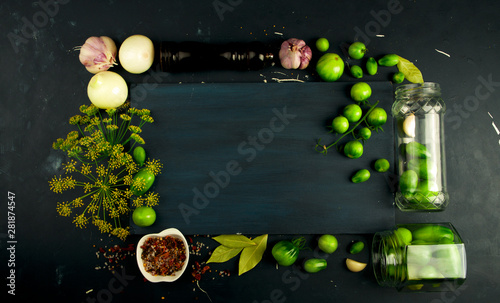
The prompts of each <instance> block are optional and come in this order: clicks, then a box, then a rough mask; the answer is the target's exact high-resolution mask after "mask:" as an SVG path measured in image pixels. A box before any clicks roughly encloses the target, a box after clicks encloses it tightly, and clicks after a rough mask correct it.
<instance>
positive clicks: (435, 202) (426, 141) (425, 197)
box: [392, 83, 449, 211]
mask: <svg viewBox="0 0 500 303" xmlns="http://www.w3.org/2000/svg"><path fill="white" fill-rule="evenodd" d="M445 111H446V105H445V103H444V101H443V99H441V89H440V87H439V84H437V83H420V84H408V85H401V86H399V87H398V88H397V89H396V92H395V101H394V104H393V106H392V116H393V119H394V126H395V147H396V152H395V155H396V159H395V160H396V163H395V164H396V165H395V167H396V173H397V176H398V190H397V191H396V195H395V202H396V205H397V206H398V207H399V209H400V210H403V211H440V210H444V209H445V208H446V206H447V205H448V200H449V195H448V193H447V189H446V163H445V162H446V161H445V148H444V141H445V140H444V113H445Z"/></svg>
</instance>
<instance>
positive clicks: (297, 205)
mask: <svg viewBox="0 0 500 303" xmlns="http://www.w3.org/2000/svg"><path fill="white" fill-rule="evenodd" d="M370 84H371V87H372V91H373V93H372V97H371V98H370V101H371V102H372V103H375V102H376V101H379V103H378V104H379V105H380V107H382V108H384V109H385V110H386V112H389V113H390V108H391V105H392V100H393V88H392V85H391V84H390V83H389V82H373V83H370ZM351 86H352V84H349V83H345V82H344V83H233V84H174V85H161V86H157V87H156V88H148V85H147V84H146V85H140V86H135V87H133V88H132V91H136V90H137V91H139V90H140V91H144V92H146V93H145V94H141V95H140V97H139V95H138V94H137V97H136V98H132V106H134V107H138V108H143V107H144V108H148V109H150V110H151V111H152V114H153V117H154V118H155V123H154V124H153V125H151V126H148V127H147V128H146V129H145V130H144V132H143V135H142V137H143V138H144V140H145V141H146V142H147V143H146V144H147V145H145V146H146V148H147V152H148V157H150V158H156V157H157V158H159V159H161V160H162V163H163V165H164V167H165V168H164V173H163V174H162V175H161V176H160V177H159V178H158V181H157V183H156V184H155V187H154V188H153V189H152V190H154V191H155V192H157V193H158V194H159V195H160V197H161V199H160V200H161V203H160V205H159V206H158V207H157V208H156V211H157V214H158V216H157V217H158V219H157V221H156V222H155V224H154V225H152V226H150V227H147V228H138V227H136V226H135V225H131V226H132V227H133V232H135V233H139V234H143V233H151V232H154V231H156V230H159V229H162V228H167V227H169V226H176V227H177V228H179V229H180V230H181V231H183V232H185V233H188V234H200V233H202V234H224V233H225V234H232V233H243V234H248V233H255V234H263V233H270V234H299V233H305V234H321V233H328V232H329V233H336V234H339V233H354V234H356V233H374V232H376V231H379V230H385V229H387V228H391V227H392V226H394V206H393V202H394V196H393V193H392V191H393V189H394V186H392V187H391V183H390V177H391V174H390V172H387V173H385V174H380V173H379V174H377V173H376V172H375V171H374V170H373V169H372V166H373V162H374V161H375V160H376V159H379V158H386V159H391V162H392V159H393V158H394V151H393V146H394V136H393V127H392V120H389V122H388V123H387V124H386V125H384V127H385V129H386V131H380V132H378V133H376V132H374V133H373V139H372V140H368V141H367V142H366V143H365V148H364V153H363V156H362V157H361V158H359V159H349V158H347V157H346V156H344V155H343V154H342V152H339V151H337V150H336V149H335V147H334V148H331V149H330V150H329V152H328V153H327V155H325V156H323V155H322V154H320V153H318V152H317V151H315V145H316V140H318V139H320V138H321V139H322V144H326V145H329V144H330V143H331V142H334V141H335V140H337V139H338V138H339V137H340V136H339V135H333V134H329V133H328V131H329V129H328V128H327V127H326V126H327V125H330V123H331V119H333V118H334V117H336V116H337V115H339V114H340V113H341V112H342V109H343V108H344V106H346V105H348V104H352V103H353V101H352V100H351V99H350V88H351ZM134 99H137V100H134ZM366 108H368V107H366ZM362 126H365V124H363V125H362ZM362 126H360V127H359V128H361V127H362ZM359 128H358V129H359ZM352 139H353V137H352V135H348V136H345V137H344V139H343V140H341V141H340V142H339V145H338V147H339V148H341V146H342V144H345V143H347V142H348V141H349V140H352ZM362 168H367V169H369V170H371V171H372V174H373V175H372V178H371V179H370V180H369V181H370V182H366V183H364V184H354V183H352V182H351V181H350V179H351V176H352V175H353V174H354V173H355V172H356V171H357V170H359V169H362ZM291 222H293V223H291Z"/></svg>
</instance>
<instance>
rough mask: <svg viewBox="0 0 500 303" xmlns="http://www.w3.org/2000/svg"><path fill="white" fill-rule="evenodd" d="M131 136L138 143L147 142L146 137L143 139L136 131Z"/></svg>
mask: <svg viewBox="0 0 500 303" xmlns="http://www.w3.org/2000/svg"><path fill="white" fill-rule="evenodd" d="M130 138H132V139H133V140H134V141H135V142H137V143H139V144H144V143H146V142H145V141H144V139H143V138H142V137H141V136H139V135H138V134H136V133H132V134H131V135H130Z"/></svg>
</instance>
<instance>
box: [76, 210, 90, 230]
mask: <svg viewBox="0 0 500 303" xmlns="http://www.w3.org/2000/svg"><path fill="white" fill-rule="evenodd" d="M88 220H89V219H88V218H87V217H85V213H83V214H81V215H78V216H76V217H75V218H74V219H73V223H74V224H75V225H76V227H79V228H85V227H87V222H88Z"/></svg>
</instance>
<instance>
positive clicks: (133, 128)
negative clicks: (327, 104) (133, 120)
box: [128, 125, 142, 134]
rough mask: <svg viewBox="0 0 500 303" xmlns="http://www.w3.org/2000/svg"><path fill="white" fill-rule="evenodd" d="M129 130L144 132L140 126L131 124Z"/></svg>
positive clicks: (137, 132)
mask: <svg viewBox="0 0 500 303" xmlns="http://www.w3.org/2000/svg"><path fill="white" fill-rule="evenodd" d="M128 130H129V131H131V132H133V133H135V134H140V133H141V132H142V129H141V128H140V127H139V126H136V125H130V126H129V127H128Z"/></svg>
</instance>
